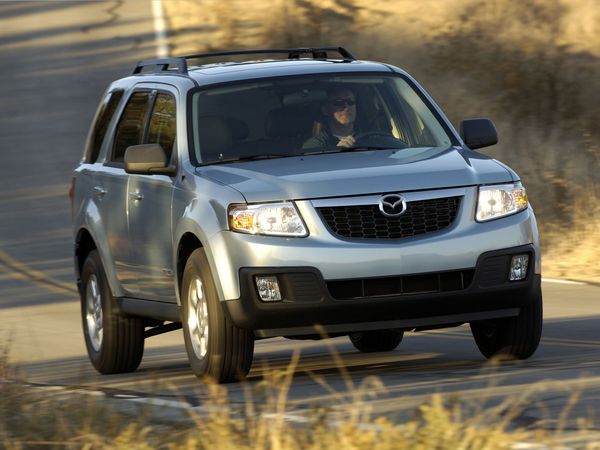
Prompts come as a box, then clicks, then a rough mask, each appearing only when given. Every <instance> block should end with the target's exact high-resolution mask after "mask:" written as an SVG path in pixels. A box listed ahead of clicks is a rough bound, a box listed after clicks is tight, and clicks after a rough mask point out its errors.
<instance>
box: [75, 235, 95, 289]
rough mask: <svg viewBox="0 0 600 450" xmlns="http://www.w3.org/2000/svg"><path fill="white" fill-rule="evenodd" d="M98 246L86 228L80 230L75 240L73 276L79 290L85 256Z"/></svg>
mask: <svg viewBox="0 0 600 450" xmlns="http://www.w3.org/2000/svg"><path fill="white" fill-rule="evenodd" d="M97 248H98V246H97V245H96V241H95V240H94V238H93V237H92V234H91V233H90V232H89V230H87V229H86V228H81V229H80V230H79V231H78V232H77V237H76V238H75V275H76V278H77V287H78V288H79V289H81V269H82V268H83V263H84V262H85V260H86V258H87V256H88V255H89V253H90V252H91V251H92V250H96V249H97Z"/></svg>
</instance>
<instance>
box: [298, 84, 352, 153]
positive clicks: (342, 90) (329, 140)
mask: <svg viewBox="0 0 600 450" xmlns="http://www.w3.org/2000/svg"><path fill="white" fill-rule="evenodd" d="M321 112H322V113H323V115H324V116H325V118H326V122H325V124H324V126H323V127H322V128H321V131H320V132H319V133H318V134H317V135H315V136H313V137H311V138H310V139H308V140H307V141H306V142H305V143H304V145H302V148H323V147H336V146H338V147H352V146H353V145H354V142H355V139H354V135H355V134H356V132H357V129H356V126H355V121H356V96H355V95H354V92H352V91H351V90H350V89H348V88H347V87H345V86H339V87H334V88H332V89H331V90H329V91H328V92H327V102H326V103H325V104H323V106H322V107H321Z"/></svg>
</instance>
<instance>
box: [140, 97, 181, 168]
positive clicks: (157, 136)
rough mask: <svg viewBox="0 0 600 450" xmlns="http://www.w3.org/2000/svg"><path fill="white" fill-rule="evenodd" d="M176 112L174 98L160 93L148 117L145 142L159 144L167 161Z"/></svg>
mask: <svg viewBox="0 0 600 450" xmlns="http://www.w3.org/2000/svg"><path fill="white" fill-rule="evenodd" d="M176 110H177V109H176V104H175V97H173V96H172V95H171V94H166V93H163V92H161V93H159V94H158V95H157V96H156V101H155V102H154V109H153V110H152V116H151V117H150V127H149V129H148V139H147V142H148V143H149V144H154V143H158V144H160V145H161V147H162V148H163V150H164V151H165V154H166V155H167V161H170V160H171V153H172V152H173V144H174V143H175V135H176V130H177V120H176Z"/></svg>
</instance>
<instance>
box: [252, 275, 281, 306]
mask: <svg viewBox="0 0 600 450" xmlns="http://www.w3.org/2000/svg"><path fill="white" fill-rule="evenodd" d="M256 287H257V288H258V295H259V296H260V299H261V300H262V301H263V302H277V301H280V300H281V291H280V290H279V283H278V282H277V277H256Z"/></svg>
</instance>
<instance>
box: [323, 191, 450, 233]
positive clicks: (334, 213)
mask: <svg viewBox="0 0 600 450" xmlns="http://www.w3.org/2000/svg"><path fill="white" fill-rule="evenodd" d="M460 198H461V197H460V196H459V197H445V198H435V199H428V200H418V201H412V202H407V203H406V211H405V212H404V214H402V215H401V216H399V217H386V216H384V215H383V214H382V213H381V211H379V206H378V205H359V206H328V207H319V208H317V211H318V212H319V214H320V215H321V217H322V218H323V220H324V222H325V224H326V225H327V227H328V228H329V230H330V231H331V232H332V233H333V234H335V235H337V236H340V237H344V238H351V239H402V238H405V237H410V236H416V235H419V234H425V233H431V232H434V231H439V230H443V229H444V228H447V227H449V226H450V225H451V224H452V222H454V219H455V218H456V214H457V211H458V207H459V204H460Z"/></svg>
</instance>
